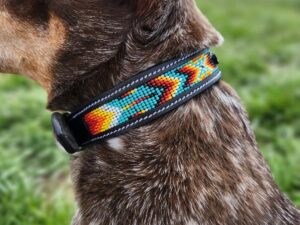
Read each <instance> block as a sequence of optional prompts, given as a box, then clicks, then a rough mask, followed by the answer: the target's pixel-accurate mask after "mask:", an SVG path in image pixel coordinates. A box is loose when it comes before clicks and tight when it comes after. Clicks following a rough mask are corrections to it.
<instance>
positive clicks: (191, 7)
mask: <svg viewBox="0 0 300 225" xmlns="http://www.w3.org/2000/svg"><path fill="white" fill-rule="evenodd" d="M133 1H134V0H133ZM135 3H136V14H137V21H138V22H137V23H138V24H139V30H138V31H137V32H136V33H137V34H138V35H140V40H141V41H142V40H144V41H149V40H151V39H153V38H154V37H157V36H161V37H162V36H164V35H167V34H172V33H174V32H177V31H180V30H181V31H182V30H185V31H187V32H188V33H187V35H190V36H193V38H194V39H195V40H198V41H199V42H201V43H202V44H203V46H205V47H212V46H217V45H220V44H222V42H223V37H222V36H221V35H220V33H219V32H218V31H217V30H216V29H215V28H214V27H213V26H212V25H211V23H210V22H209V21H208V19H207V18H206V16H204V14H203V13H202V12H201V11H200V10H199V8H198V7H197V5H196V3H195V0H135Z"/></svg>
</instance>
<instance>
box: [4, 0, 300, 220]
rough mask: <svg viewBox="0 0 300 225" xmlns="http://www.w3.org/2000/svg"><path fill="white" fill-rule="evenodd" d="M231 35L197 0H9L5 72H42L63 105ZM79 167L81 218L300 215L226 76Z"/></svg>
mask: <svg viewBox="0 0 300 225" xmlns="http://www.w3.org/2000/svg"><path fill="white" fill-rule="evenodd" d="M221 42H222V37H221V36H220V34H219V33H218V32H217V31H216V30H215V29H214V28H213V27H212V25H211V24H210V23H209V22H208V20H207V19H206V17H205V16H204V15H203V14H202V13H201V12H200V11H199V10H198V9H197V7H196V5H195V3H194V1H193V0H111V1H108V0H0V71H1V72H12V73H21V74H24V75H26V76H28V77H30V78H32V79H34V80H35V81H37V82H38V83H39V84H40V85H41V86H43V87H44V88H45V90H46V91H47V92H48V96H49V97H48V98H49V99H48V101H49V103H48V108H49V109H50V110H53V111H57V110H59V111H73V110H74V109H76V108H77V107H80V106H83V105H84V104H86V103H87V102H88V101H90V100H91V99H92V98H94V97H96V96H98V95H99V94H100V93H102V92H104V91H105V90H108V89H109V88H111V87H112V86H114V85H116V84H117V83H119V82H120V81H122V80H125V79H127V78H128V77H129V76H132V75H134V74H136V73H137V72H140V71H142V70H145V69H147V68H149V67H150V66H152V65H155V64H158V63H160V62H162V61H165V60H167V59H170V58H174V57H176V56H180V55H181V54H183V53H187V52H190V51H193V50H194V49H201V48H205V47H212V46H215V45H218V44H221ZM71 169H72V175H73V180H74V185H75V191H76V196H77V202H78V208H79V209H78V212H77V214H76V215H75V217H74V221H73V225H171V224H172V225H196V224H199V225H229V224H240V225H243V224H245V225H246V224H247V225H249V224H261V225H262V224H268V225H275V224H282V225H283V224H291V225H296V224H300V214H299V212H298V211H297V209H296V208H295V207H294V206H293V205H292V204H291V202H290V201H289V200H288V199H287V198H286V197H285V196H284V195H283V194H282V193H281V192H280V190H279V189H278V187H277V185H276V184H275V183H274V181H273V179H272V176H271V173H270V170H269V168H268V166H267V165H266V162H265V161H264V159H263V157H262V155H261V153H260V152H259V150H258V147H257V144H256V141H255V137H254V135H253V132H252V131H251V129H250V125H249V122H248V119H247V114H246V113H245V111H244V109H243V106H242V104H241V103H240V100H239V98H238V97H237V95H236V93H235V92H234V91H233V90H232V88H231V87H229V86H228V85H227V84H226V83H224V82H220V83H219V84H217V85H216V86H214V87H212V88H210V89H209V90H208V91H206V92H205V93H203V94H202V95H200V96H198V97H196V98H194V99H193V100H191V101H190V102H188V103H187V104H185V105H184V106H181V107H180V108H178V109H176V110H174V111H173V112H172V113H170V114H168V115H166V116H164V117H161V118H160V119H158V120H157V121H155V122H153V123H151V124H149V125H147V126H144V127H140V128H138V129H135V130H131V131H130V132H128V133H127V134H125V135H123V136H120V137H117V138H113V139H111V140H108V141H107V142H106V144H102V145H95V146H93V147H90V148H89V149H86V150H85V151H84V152H82V153H80V154H78V155H77V156H75V157H73V159H72V163H71Z"/></svg>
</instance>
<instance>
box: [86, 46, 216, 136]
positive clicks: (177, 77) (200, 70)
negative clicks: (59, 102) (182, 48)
mask: <svg viewBox="0 0 300 225" xmlns="http://www.w3.org/2000/svg"><path fill="white" fill-rule="evenodd" d="M216 69H217V66H216V65H215V63H213V62H212V61H211V57H210V53H209V52H208V51H206V52H204V53H203V54H201V55H198V56H197V57H195V58H194V59H192V60H189V61H188V62H186V63H184V64H181V65H180V66H178V67H177V68H174V69H172V70H170V71H168V72H165V73H163V74H158V75H157V76H156V77H154V78H153V79H151V80H150V81H147V82H145V83H143V84H142V85H139V86H138V87H135V88H132V90H130V91H128V92H126V93H123V94H120V95H119V96H118V97H116V98H115V99H113V100H111V101H109V102H106V103H105V104H104V105H102V106H100V107H98V108H97V109H94V110H92V111H90V112H88V113H86V114H85V116H84V117H83V119H84V122H85V125H86V126H87V128H88V130H89V132H90V134H91V135H93V136H96V135H99V134H101V133H103V132H106V131H108V130H110V129H112V128H115V127H117V126H119V125H122V124H124V123H126V122H128V121H130V120H131V119H135V118H137V117H139V116H142V115H143V114H145V113H147V112H148V111H150V110H155V108H157V107H159V106H162V105H164V104H168V102H169V101H171V100H172V99H174V98H176V97H178V96H179V95H181V94H183V93H184V92H186V91H188V90H190V89H191V88H193V87H194V86H195V85H197V84H198V83H200V82H202V81H203V80H205V79H206V78H207V77H209V76H211V75H212V74H213V72H214V71H215V70H216Z"/></svg>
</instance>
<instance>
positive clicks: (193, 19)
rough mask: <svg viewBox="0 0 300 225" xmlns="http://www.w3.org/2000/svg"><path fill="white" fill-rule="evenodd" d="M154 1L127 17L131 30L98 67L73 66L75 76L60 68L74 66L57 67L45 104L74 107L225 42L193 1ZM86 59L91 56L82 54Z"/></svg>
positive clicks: (54, 108)
mask: <svg viewBox="0 0 300 225" xmlns="http://www.w3.org/2000/svg"><path fill="white" fill-rule="evenodd" d="M153 5H154V6H152V7H154V9H151V11H147V10H145V9H144V11H141V12H138V13H137V15H134V16H131V17H134V19H133V18H131V19H128V20H129V21H130V25H127V26H128V27H129V28H128V30H127V31H126V35H124V38H123V39H124V40H123V41H122V42H120V43H119V45H118V46H117V47H116V49H114V50H112V51H111V52H107V53H106V56H105V55H104V56H103V55H101V57H100V58H99V62H101V63H100V64H99V65H97V66H95V65H91V66H87V67H86V68H80V69H78V70H77V69H76V68H74V69H73V70H71V73H73V74H69V73H70V71H68V70H64V68H69V67H72V66H74V65H72V66H68V65H62V66H61V68H63V69H60V70H59V71H57V76H56V79H54V81H55V82H54V83H53V85H52V92H51V93H50V95H49V105H48V108H49V109H51V110H62V111H73V110H74V109H76V108H78V107H80V106H83V105H84V104H86V103H87V102H89V101H90V100H91V99H93V98H95V97H97V96H99V95H100V94H101V93H103V92H104V91H106V90H108V89H110V88H112V87H113V86H115V85H116V84H118V83H119V82H121V81H123V80H126V79H128V78H129V77H130V76H133V75H135V74H137V73H138V72H141V71H143V70H146V69H147V68H149V67H151V66H153V65H156V64H160V63H162V62H164V61H166V60H168V59H171V58H175V57H177V56H180V55H182V54H186V53H190V52H193V51H195V50H200V49H204V48H207V47H213V46H216V45H220V44H221V43H222V42H223V38H222V36H221V35H220V34H219V33H218V32H217V31H216V30H215V28H214V27H213V26H212V25H211V24H210V23H209V21H208V20H207V19H206V17H205V16H204V15H203V14H202V13H201V12H200V11H199V10H198V8H197V6H196V5H195V4H194V2H193V1H182V0H176V1H174V3H173V4H170V5H164V3H157V5H155V4H153ZM149 10H150V9H149ZM149 14H151V16H149ZM129 17H130V16H129ZM90 57H92V55H88V56H86V58H90ZM103 58H106V60H103ZM96 60H97V59H96V58H95V59H93V61H96ZM77 71H80V72H77ZM64 77H68V80H64ZM71 97H72V98H71ZM70 99H71V100H70ZM66 100H67V101H66Z"/></svg>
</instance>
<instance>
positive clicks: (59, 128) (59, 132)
mask: <svg viewBox="0 0 300 225" xmlns="http://www.w3.org/2000/svg"><path fill="white" fill-rule="evenodd" d="M66 115H67V114H60V113H57V112H55V113H53V114H52V116H51V122H52V127H53V131H54V135H55V138H56V140H57V141H58V143H59V144H60V145H61V146H62V147H63V148H64V150H65V151H66V152H67V153H68V154H74V153H76V152H79V151H80V146H79V145H78V143H77V141H76V139H75V137H74V136H73V134H72V132H71V130H70V128H69V126H68V124H67V122H66Z"/></svg>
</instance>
